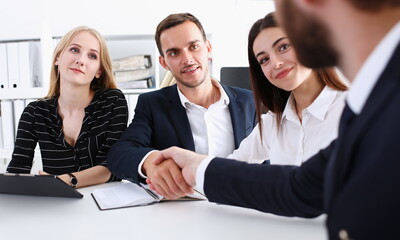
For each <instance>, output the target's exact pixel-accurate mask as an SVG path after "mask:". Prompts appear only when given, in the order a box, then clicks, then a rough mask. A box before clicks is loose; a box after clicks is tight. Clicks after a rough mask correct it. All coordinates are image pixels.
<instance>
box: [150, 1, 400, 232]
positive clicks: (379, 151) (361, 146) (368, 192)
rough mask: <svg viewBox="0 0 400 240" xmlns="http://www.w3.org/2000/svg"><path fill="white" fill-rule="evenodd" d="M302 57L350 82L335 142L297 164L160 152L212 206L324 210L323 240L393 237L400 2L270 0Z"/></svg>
mask: <svg viewBox="0 0 400 240" xmlns="http://www.w3.org/2000/svg"><path fill="white" fill-rule="evenodd" d="M275 2H276V9H277V13H278V15H277V16H278V19H279V20H280V22H281V24H282V26H283V27H284V28H285V30H286V32H287V34H288V36H289V38H290V39H291V42H292V43H293V45H294V48H295V49H296V51H297V56H298V57H299V59H300V61H301V62H302V63H303V64H304V65H306V66H308V67H311V68H317V67H326V66H333V65H336V64H338V65H339V66H340V68H341V70H342V71H343V73H344V74H345V75H346V76H347V78H348V79H349V80H350V82H351V87H350V89H349V93H348V98H347V105H346V107H345V110H344V111H343V114H342V118H341V122H340V127H339V136H338V139H337V140H335V141H333V142H332V144H331V145H330V146H329V147H327V148H326V149H324V150H321V151H320V152H319V153H318V154H316V155H315V156H313V157H312V158H311V159H310V160H308V161H307V162H305V163H304V164H303V165H301V166H300V167H294V166H273V165H270V166H265V165H264V166H263V165H251V164H247V163H243V162H237V161H232V160H228V159H222V158H213V157H206V156H204V155H199V154H195V153H193V152H190V151H188V150H182V149H179V148H170V149H167V150H164V151H161V153H160V155H159V156H158V157H156V158H155V160H154V162H153V164H155V165H156V164H158V163H160V162H162V161H163V159H164V158H167V159H170V158H172V159H173V160H174V161H176V162H177V163H178V165H179V166H180V167H181V168H182V173H183V176H184V178H185V180H186V181H187V182H188V183H189V184H190V185H191V186H195V187H196V188H197V189H198V190H201V191H204V192H205V194H206V196H207V197H208V199H209V200H210V201H212V202H218V203H223V204H230V205H237V206H243V207H249V208H254V209H258V210H260V211H265V212H270V213H275V214H279V215H284V216H300V217H315V216H318V215H320V214H322V213H326V214H327V216H328V218H327V228H328V235H329V238H330V239H398V238H399V237H400V220H399V217H400V174H399V171H400V141H399V139H400V41H399V40H400V1H399V0H276V1H275Z"/></svg>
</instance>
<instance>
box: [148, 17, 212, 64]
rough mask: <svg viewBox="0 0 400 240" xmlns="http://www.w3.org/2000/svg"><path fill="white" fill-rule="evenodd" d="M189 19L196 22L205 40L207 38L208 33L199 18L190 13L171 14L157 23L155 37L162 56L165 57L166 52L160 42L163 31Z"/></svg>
mask: <svg viewBox="0 0 400 240" xmlns="http://www.w3.org/2000/svg"><path fill="white" fill-rule="evenodd" d="M188 21H189V22H193V23H194V24H196V26H197V27H198V28H199V30H200V32H201V34H202V36H203V40H204V41H206V40H207V37H206V33H205V32H204V29H203V26H202V25H201V23H200V21H199V19H197V18H196V17H195V16H193V15H192V14H190V13H175V14H171V15H169V16H168V17H166V18H164V20H162V21H161V22H160V23H159V24H158V25H157V29H156V35H155V39H156V44H157V48H158V51H159V52H160V55H161V56H163V57H164V53H163V52H162V48H161V42H160V36H161V33H163V32H164V31H165V30H167V29H170V28H172V27H175V26H177V25H180V24H182V23H185V22H188Z"/></svg>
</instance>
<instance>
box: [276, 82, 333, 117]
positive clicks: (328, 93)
mask: <svg viewBox="0 0 400 240" xmlns="http://www.w3.org/2000/svg"><path fill="white" fill-rule="evenodd" d="M338 93H339V91H337V90H334V89H332V88H330V87H328V86H325V87H324V88H323V89H322V91H321V93H320V94H319V95H318V97H317V98H316V99H315V100H314V101H313V102H312V103H311V105H310V106H308V107H307V108H306V109H305V110H307V111H308V112H309V113H310V114H311V115H312V116H314V117H315V118H317V119H319V120H321V121H323V120H325V116H326V114H327V112H328V110H329V108H330V106H331V104H332V102H333V101H334V100H335V98H336V96H337V94H338ZM303 111H304V110H303ZM284 118H287V119H288V120H291V121H294V120H295V119H297V118H298V117H297V113H296V107H295V106H294V99H293V94H292V93H291V94H290V96H289V99H288V101H287V103H286V106H285V109H284V110H283V113H282V120H283V119H284Z"/></svg>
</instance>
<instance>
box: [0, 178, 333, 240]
mask: <svg viewBox="0 0 400 240" xmlns="http://www.w3.org/2000/svg"><path fill="white" fill-rule="evenodd" d="M113 184H118V183H108V184H104V185H99V186H95V187H88V188H83V189H80V190H79V191H80V192H81V193H82V194H84V197H83V199H67V198H50V197H33V196H18V195H6V194H0V239H4V240H9V239H10V240H11V239H13V240H14V239H57V240H60V239H68V240H72V239H107V240H118V239H137V240H148V239H157V240H160V239H173V240H176V239H178V240H179V239H185V240H187V239H190V240H192V239H193V240H197V239H229V240H234V239H246V240H247V239H249V240H253V239H273V240H276V239H278V240H280V239H284V240H290V239H296V240H299V239H304V240H305V239H307V240H313V239H315V240H324V239H327V236H326V233H325V228H324V216H322V217H319V218H316V219H311V220H310V219H300V218H286V217H278V216H274V215H271V214H265V213H261V212H258V211H255V210H251V209H245V208H239V207H231V206H223V205H217V204H214V203H209V202H207V201H190V202H189V201H187V202H162V203H157V204H153V205H149V206H142V207H131V208H122V209H116V210H107V211H100V210H99V209H98V207H97V205H96V203H95V202H94V200H93V198H92V196H91V195H90V193H91V192H92V191H93V190H94V189H95V188H98V187H107V186H111V185H113Z"/></svg>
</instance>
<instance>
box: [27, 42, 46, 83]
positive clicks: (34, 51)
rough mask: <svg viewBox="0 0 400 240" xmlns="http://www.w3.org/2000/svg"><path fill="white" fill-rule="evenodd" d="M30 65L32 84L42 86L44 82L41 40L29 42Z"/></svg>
mask: <svg viewBox="0 0 400 240" xmlns="http://www.w3.org/2000/svg"><path fill="white" fill-rule="evenodd" d="M29 67H30V70H31V83H30V84H31V85H32V86H33V87H41V86H43V84H42V79H43V78H42V58H41V45H40V42H39V41H32V42H29Z"/></svg>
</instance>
